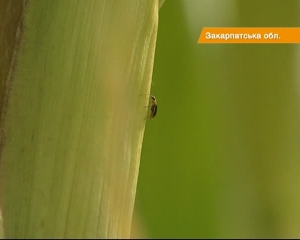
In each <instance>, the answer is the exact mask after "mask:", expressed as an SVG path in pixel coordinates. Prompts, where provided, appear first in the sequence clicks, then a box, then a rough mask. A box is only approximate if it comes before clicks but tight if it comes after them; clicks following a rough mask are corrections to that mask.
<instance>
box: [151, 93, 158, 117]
mask: <svg viewBox="0 0 300 240" xmlns="http://www.w3.org/2000/svg"><path fill="white" fill-rule="evenodd" d="M151 99H152V106H151V113H150V119H151V118H154V117H155V116H156V114H157V100H156V97H154V96H153V95H151Z"/></svg>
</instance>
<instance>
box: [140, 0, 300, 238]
mask: <svg viewBox="0 0 300 240" xmlns="http://www.w3.org/2000/svg"><path fill="white" fill-rule="evenodd" d="M299 10H300V8H299V1H297V0H292V1H288V2H283V1H280V0H267V1H259V0H254V1H239V0H236V1H234V0H227V1H223V2H222V1H219V0H215V1H212V0H206V1H199V0H189V1H186V0H176V1H175V0H174V1H166V2H165V4H164V6H163V8H162V9H161V11H160V22H159V33H158V43H157V49H156V56H155V68H154V77H153V85H152V94H154V95H155V96H156V97H157V101H158V113H157V116H156V118H155V119H154V120H153V121H152V120H151V121H150V122H149V123H148V124H147V129H146V134H145V141H144V144H143V152H142V160H141V168H140V177H139V183H138V194H137V200H136V204H137V205H136V211H137V212H139V216H140V217H142V219H143V222H144V223H145V226H144V227H145V228H146V230H147V232H148V233H149V236H150V237H154V238H158V237H165V238H193V237H196V238H208V237H210V238H212V237H221V238H225V237H228V238H233V237H244V238H246V237H248V238H251V237H252V238H255V237H256V238H258V237H259V238H263V237H268V238H275V237H276V238H288V237H297V236H299V234H300V230H299V225H300V205H299V201H300V191H299V186H298V183H299V182H300V175H299V171H300V161H299V159H300V148H299V139H300V124H299V123H300V107H299V106H300V105H299V104H300V98H299V97H300V94H299V80H298V79H299V67H298V66H299V59H300V58H299V46H297V45H276V44H274V45H256V44H253V45H244V44H240V45H238V44H236V45H227V44H226V45H199V44H197V40H198V37H199V34H200V32H201V29H202V27H205V26H207V27H222V26H228V27H231V26H233V27H235V26H236V27H239V26H240V27H259V26H261V27H284V26H287V27H296V26H299Z"/></svg>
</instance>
